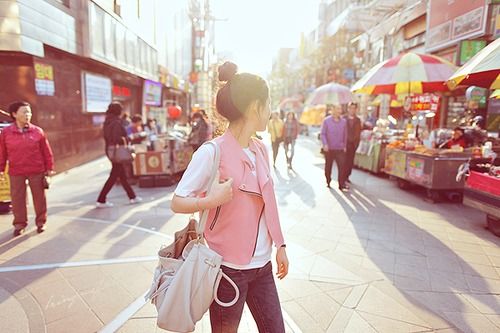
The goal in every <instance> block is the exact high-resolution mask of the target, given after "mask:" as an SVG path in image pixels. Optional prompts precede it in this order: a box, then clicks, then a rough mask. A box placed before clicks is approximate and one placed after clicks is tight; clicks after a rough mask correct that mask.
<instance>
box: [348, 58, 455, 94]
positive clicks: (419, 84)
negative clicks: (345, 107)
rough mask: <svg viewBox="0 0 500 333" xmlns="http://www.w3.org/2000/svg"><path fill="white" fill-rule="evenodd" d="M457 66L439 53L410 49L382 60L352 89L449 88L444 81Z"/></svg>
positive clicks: (386, 91) (415, 90) (371, 91)
mask: <svg viewBox="0 0 500 333" xmlns="http://www.w3.org/2000/svg"><path fill="white" fill-rule="evenodd" d="M456 69H457V68H456V66H455V65H453V64H452V63H450V62H448V61H446V60H444V59H442V58H439V57H437V56H434V55H429V54H418V53H413V52H409V53H405V54H401V55H398V56H397V57H394V58H392V59H389V60H386V61H383V62H381V63H379V64H378V65H376V66H375V67H373V68H372V69H370V70H369V71H368V73H366V74H365V75H364V76H363V77H362V78H361V79H360V80H359V81H358V82H356V83H355V84H354V85H353V86H352V88H351V90H352V91H353V92H355V93H362V94H363V93H364V94H371V95H378V94H396V95H401V94H423V93H428V92H429V93H430V92H437V91H448V87H447V86H446V85H445V82H446V81H447V80H448V78H449V77H450V76H451V75H452V74H453V73H454V72H455V71H456Z"/></svg>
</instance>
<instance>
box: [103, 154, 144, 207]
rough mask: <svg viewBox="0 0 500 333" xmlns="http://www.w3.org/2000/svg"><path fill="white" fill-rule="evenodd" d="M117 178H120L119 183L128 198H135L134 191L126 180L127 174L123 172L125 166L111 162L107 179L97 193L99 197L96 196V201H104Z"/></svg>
mask: <svg viewBox="0 0 500 333" xmlns="http://www.w3.org/2000/svg"><path fill="white" fill-rule="evenodd" d="M118 178H119V179H120V184H121V185H122V186H123V188H124V189H125V192H127V195H128V197H129V199H134V198H135V192H134V190H133V189H132V187H130V185H129V183H128V181H127V175H126V174H125V168H124V167H123V164H121V163H112V167H111V173H110V174H109V177H108V180H107V181H106V183H105V184H104V187H103V188H102V190H101V193H100V194H99V198H97V202H101V203H105V202H106V196H107V195H108V193H109V191H111V189H112V188H113V185H115V183H116V180H117V179H118Z"/></svg>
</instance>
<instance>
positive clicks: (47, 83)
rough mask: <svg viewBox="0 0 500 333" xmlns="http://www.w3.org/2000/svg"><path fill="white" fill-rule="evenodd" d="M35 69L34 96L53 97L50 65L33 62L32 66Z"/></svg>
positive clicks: (52, 77)
mask: <svg viewBox="0 0 500 333" xmlns="http://www.w3.org/2000/svg"><path fill="white" fill-rule="evenodd" d="M33 67H34V69H35V90H36V94H37V95H40V96H54V94H55V91H56V89H55V85H54V69H53V68H52V66H51V65H47V64H43V63H40V62H35V63H34V64H33Z"/></svg>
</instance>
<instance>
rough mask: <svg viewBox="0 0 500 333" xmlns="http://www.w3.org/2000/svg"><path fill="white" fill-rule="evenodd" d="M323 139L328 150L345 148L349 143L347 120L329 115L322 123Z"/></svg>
mask: <svg viewBox="0 0 500 333" xmlns="http://www.w3.org/2000/svg"><path fill="white" fill-rule="evenodd" d="M321 141H322V142H323V145H326V146H327V147H328V150H343V149H345V148H346V143H347V122H346V120H345V119H344V118H341V119H339V120H335V119H333V117H332V116H328V117H326V118H325V120H323V124H322V125H321Z"/></svg>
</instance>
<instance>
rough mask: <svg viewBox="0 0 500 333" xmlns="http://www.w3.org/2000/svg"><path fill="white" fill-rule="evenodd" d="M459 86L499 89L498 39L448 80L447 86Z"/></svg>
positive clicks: (499, 41)
mask: <svg viewBox="0 0 500 333" xmlns="http://www.w3.org/2000/svg"><path fill="white" fill-rule="evenodd" d="M459 85H464V86H478V87H483V88H488V89H500V38H499V39H497V40H495V41H494V42H492V43H491V44H489V45H488V46H486V47H485V48H484V49H483V50H481V52H479V53H478V54H476V55H475V56H474V57H473V58H472V59H470V60H469V61H467V62H466V63H465V64H464V65H463V66H462V67H460V68H459V69H458V71H457V72H456V73H455V74H453V75H452V76H451V77H450V78H449V80H448V86H449V87H450V88H451V89H455V88H456V87H457V86H459Z"/></svg>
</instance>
